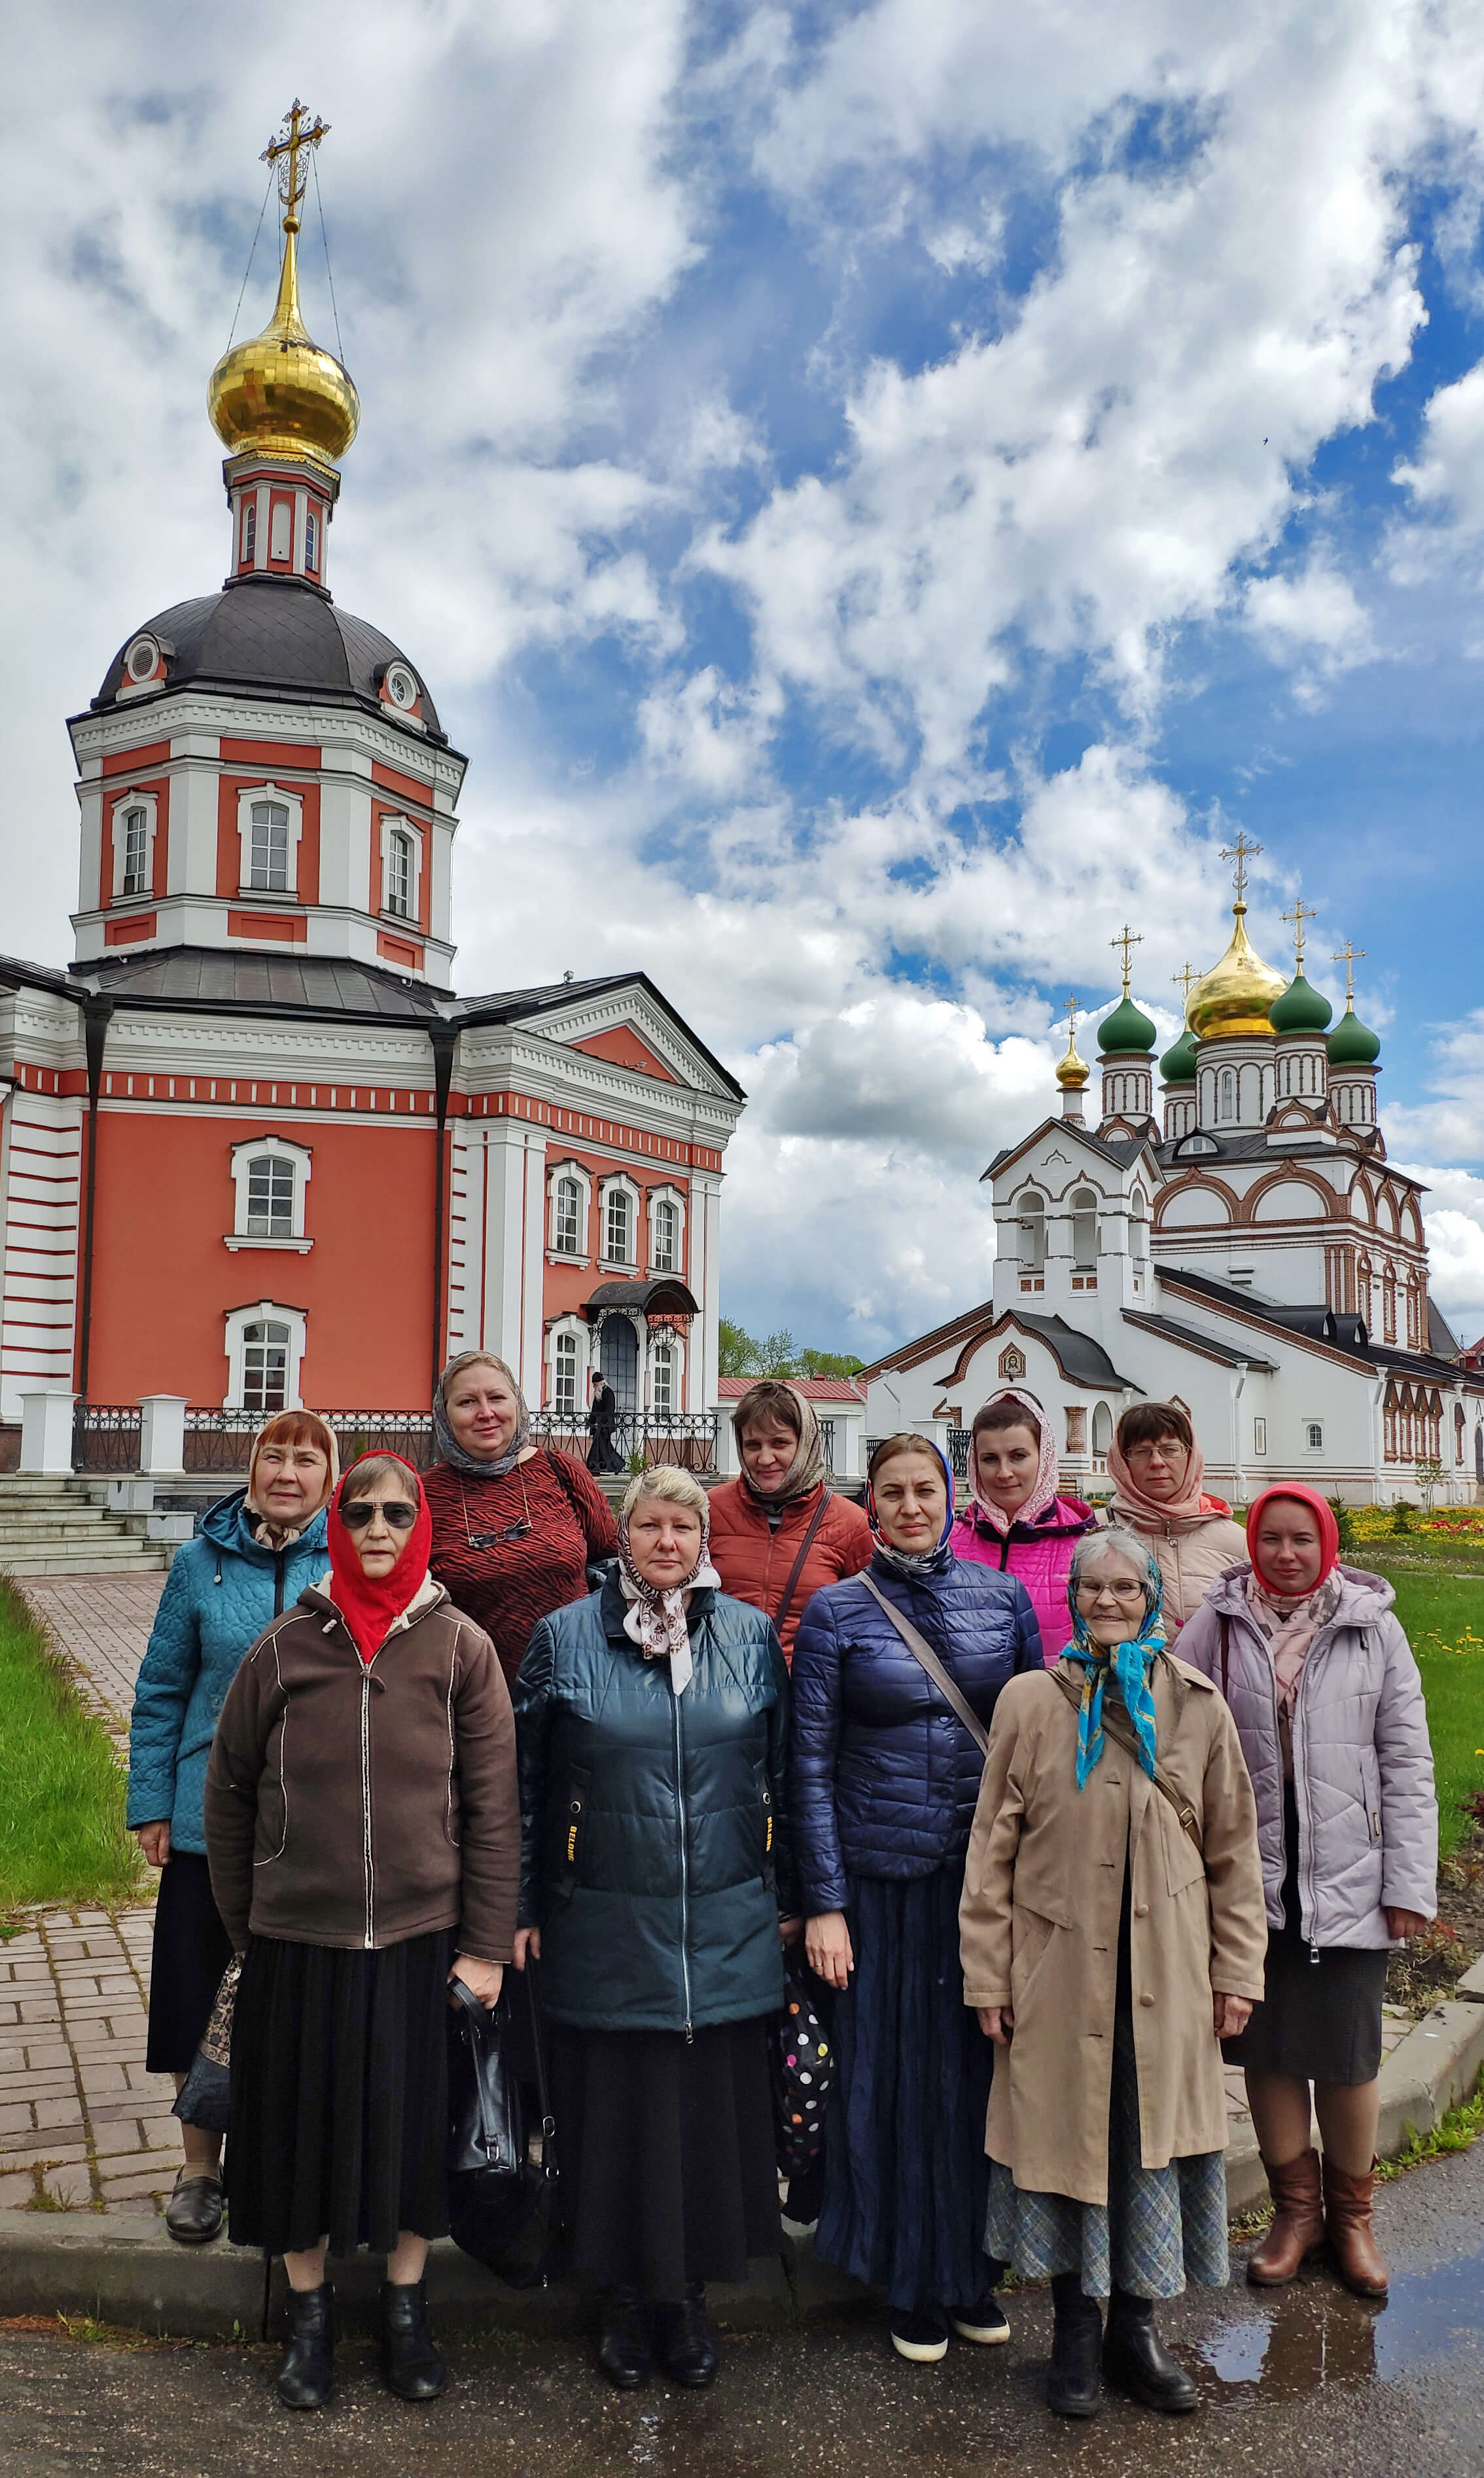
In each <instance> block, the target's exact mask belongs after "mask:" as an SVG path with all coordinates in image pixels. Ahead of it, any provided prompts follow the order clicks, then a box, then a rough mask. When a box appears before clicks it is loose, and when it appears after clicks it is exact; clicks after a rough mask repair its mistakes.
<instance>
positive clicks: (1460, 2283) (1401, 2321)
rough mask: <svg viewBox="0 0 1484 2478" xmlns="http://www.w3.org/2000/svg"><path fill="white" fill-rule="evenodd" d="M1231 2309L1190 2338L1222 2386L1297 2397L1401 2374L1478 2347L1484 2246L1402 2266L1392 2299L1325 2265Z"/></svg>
mask: <svg viewBox="0 0 1484 2478" xmlns="http://www.w3.org/2000/svg"><path fill="white" fill-rule="evenodd" d="M1250 2294H1251V2297H1252V2305H1253V2309H1254V2311H1253V2313H1251V2314H1248V2315H1244V2316H1237V2315H1233V2316H1232V2317H1231V2318H1230V2319H1229V2320H1228V2321H1227V2322H1224V2323H1220V2324H1218V2325H1217V2326H1216V2328H1215V2330H1214V2331H1211V2332H1208V2333H1206V2334H1205V2335H1204V2337H1203V2338H1202V2339H1200V2340H1199V2341H1197V2342H1196V2349H1197V2352H1198V2354H1199V2356H1200V2357H1201V2358H1202V2359H1203V2360H1204V2362H1205V2364H1207V2365H1208V2366H1209V2367H1210V2368H1211V2371H1212V2373H1213V2374H1214V2375H1216V2376H1217V2377H1218V2378H1219V2379H1220V2382H1221V2383H1223V2384H1231V2385H1233V2386H1239V2385H1240V2386H1247V2385H1250V2386H1251V2387H1252V2389H1253V2390H1255V2391H1258V2392H1260V2393H1261V2394H1262V2395H1263V2397H1264V2398H1265V2399H1270V2400H1295V2399H1298V2398H1300V2397H1301V2396H1302V2395H1303V2394H1305V2393H1308V2392H1316V2391H1319V2390H1321V2389H1322V2387H1323V2386H1324V2385H1326V2384H1341V2383H1356V2382H1363V2381H1365V2380H1366V2378H1367V2377H1370V2376H1380V2377H1381V2378H1382V2379H1383V2380H1386V2379H1387V2378H1392V2377H1396V2376H1397V2375H1402V2374H1405V2373H1406V2372H1407V2370H1408V2369H1409V2368H1410V2367H1412V2366H1415V2365H1416V2364H1419V2363H1420V2361H1421V2360H1422V2359H1424V2358H1430V2357H1434V2356H1436V2355H1437V2354H1438V2352H1439V2351H1440V2350H1444V2349H1453V2348H1456V2347H1458V2346H1459V2345H1460V2344H1462V2345H1463V2346H1465V2347H1471V2348H1474V2349H1478V2348H1480V2347H1481V2345H1484V2253H1479V2254H1474V2255H1467V2256H1465V2257H1463V2258H1462V2259H1461V2260H1460V2261H1457V2262H1454V2263H1440V2264H1439V2265H1438V2266H1437V2268H1436V2269H1434V2270H1431V2271H1420V2272H1408V2273H1403V2274H1402V2275H1401V2277H1400V2278H1398V2279H1396V2280H1394V2281H1393V2283H1392V2291H1391V2298H1390V2302H1389V2303H1388V2304H1387V2305H1386V2306H1384V2307H1376V2306H1367V2305H1366V2304H1364V2302H1363V2301H1362V2300H1361V2299H1360V2298H1358V2297H1350V2296H1348V2295H1347V2294H1346V2291H1345V2290H1344V2289H1342V2288H1336V2287H1335V2286H1334V2285H1333V2284H1332V2283H1331V2282H1330V2281H1328V2280H1327V2279H1326V2278H1325V2277H1324V2275H1323V2274H1322V2273H1318V2274H1311V2275H1309V2276H1307V2277H1305V2278H1302V2279H1300V2280H1299V2281H1298V2282H1296V2283H1295V2286H1294V2287H1293V2288H1285V2289H1282V2290H1279V2291H1276V2292H1274V2293H1273V2295H1272V2297H1271V2300H1270V2303H1266V2311H1264V2309H1263V2308H1261V2307H1259V2305H1258V2298H1257V2293H1256V2292H1250Z"/></svg>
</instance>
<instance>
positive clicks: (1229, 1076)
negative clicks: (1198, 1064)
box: [1216, 1067, 1237, 1119]
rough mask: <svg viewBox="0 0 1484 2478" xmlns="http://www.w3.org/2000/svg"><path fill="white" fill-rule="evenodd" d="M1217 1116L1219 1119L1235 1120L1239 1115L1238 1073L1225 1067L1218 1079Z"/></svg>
mask: <svg viewBox="0 0 1484 2478" xmlns="http://www.w3.org/2000/svg"><path fill="white" fill-rule="evenodd" d="M1216 1115H1217V1117H1218V1118H1219V1119H1235V1117H1236V1115H1237V1071H1236V1069H1235V1068H1234V1067H1223V1068H1222V1070H1221V1072H1220V1075H1219V1076H1218V1077H1217V1079H1216Z"/></svg>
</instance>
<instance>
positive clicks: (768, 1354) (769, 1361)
mask: <svg viewBox="0 0 1484 2478" xmlns="http://www.w3.org/2000/svg"><path fill="white" fill-rule="evenodd" d="M759 1356H760V1358H761V1360H762V1363H763V1374H764V1376H765V1377H796V1376H797V1375H798V1367H797V1358H798V1353H797V1350H796V1347H795V1345H794V1341H793V1336H792V1333H791V1332H790V1331H789V1328H788V1327H787V1326H786V1325H785V1326H780V1327H779V1328H778V1330H777V1332H776V1333H769V1334H765V1335H764V1337H763V1340H762V1343H761V1344H760V1346H759Z"/></svg>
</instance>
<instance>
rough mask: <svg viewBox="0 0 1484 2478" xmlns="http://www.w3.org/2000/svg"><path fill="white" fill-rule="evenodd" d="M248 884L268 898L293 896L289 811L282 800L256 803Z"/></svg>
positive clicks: (253, 809) (258, 801)
mask: <svg viewBox="0 0 1484 2478" xmlns="http://www.w3.org/2000/svg"><path fill="white" fill-rule="evenodd" d="M247 883H248V885H249V886H250V887H252V888H253V889H254V890H255V891H256V892H258V893H261V894H264V895H287V894H288V892H289V811H288V809H287V808H286V806H285V804H284V802H283V801H282V800H255V801H254V802H253V807H252V847H251V855H250V858H249V861H248V875H247Z"/></svg>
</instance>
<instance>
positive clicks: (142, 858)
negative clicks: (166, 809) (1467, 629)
mask: <svg viewBox="0 0 1484 2478" xmlns="http://www.w3.org/2000/svg"><path fill="white" fill-rule="evenodd" d="M148 872H149V811H148V810H147V809H126V810H125V811H124V880H123V884H122V886H121V887H120V888H119V890H118V891H119V893H120V895H143V894H144V893H145V892H146V879H147V876H148Z"/></svg>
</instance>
